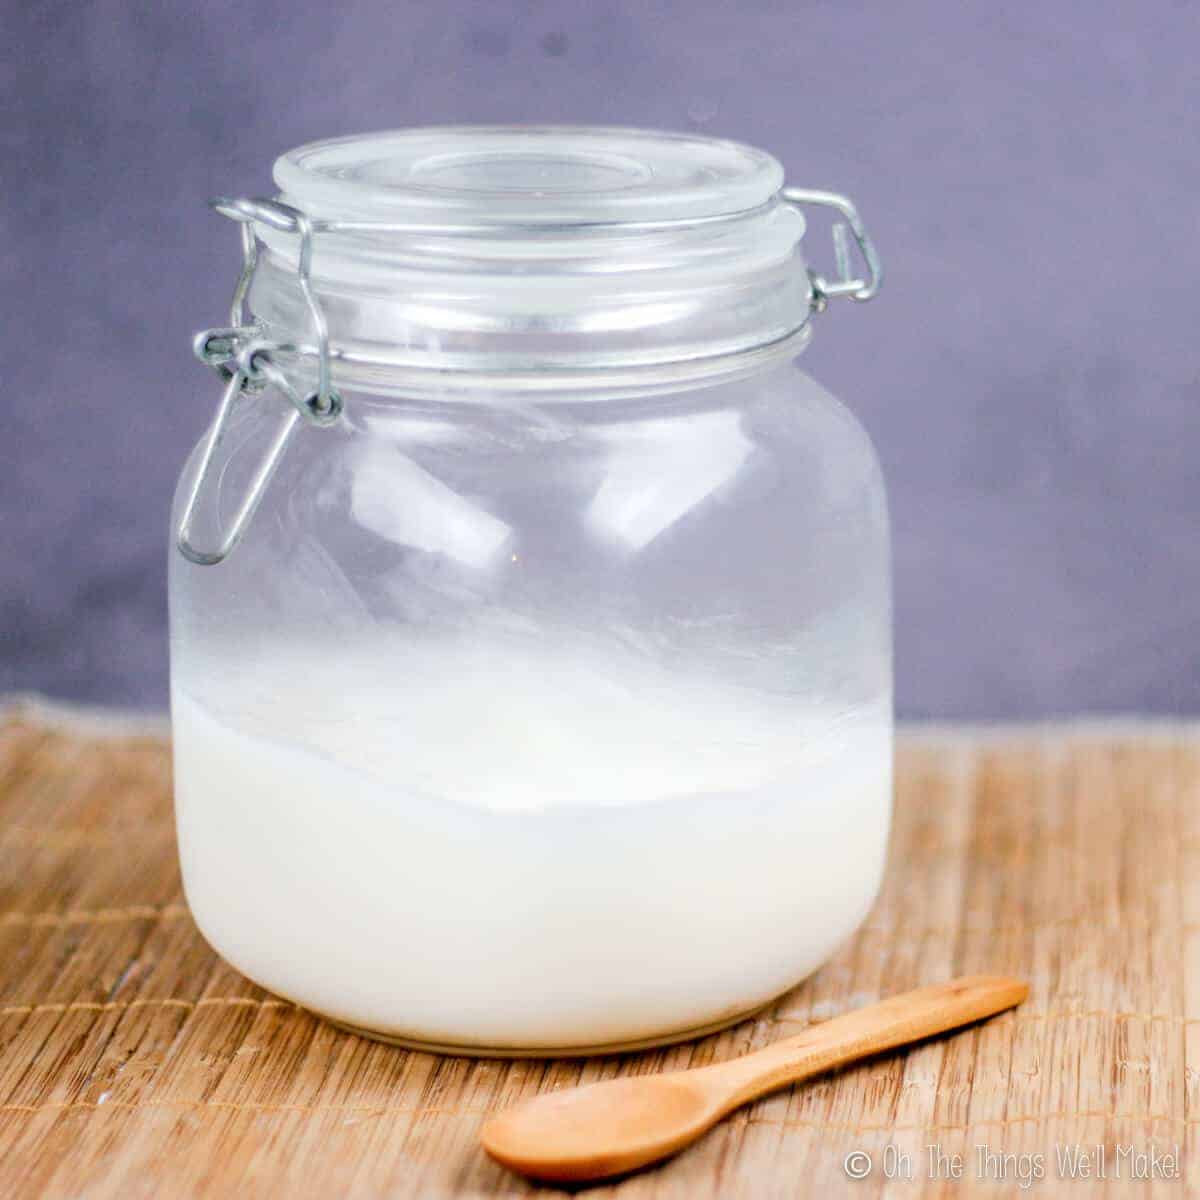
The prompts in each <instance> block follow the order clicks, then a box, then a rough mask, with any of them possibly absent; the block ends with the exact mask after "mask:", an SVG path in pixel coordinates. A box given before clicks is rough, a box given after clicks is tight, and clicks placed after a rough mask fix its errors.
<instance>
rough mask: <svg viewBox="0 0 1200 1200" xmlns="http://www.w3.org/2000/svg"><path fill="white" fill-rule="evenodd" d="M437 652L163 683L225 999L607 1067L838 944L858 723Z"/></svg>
mask: <svg viewBox="0 0 1200 1200" xmlns="http://www.w3.org/2000/svg"><path fill="white" fill-rule="evenodd" d="M456 645H457V649H456V650H455V651H453V652H452V651H451V650H449V649H448V648H447V647H445V646H437V645H434V644H430V643H421V644H418V645H416V646H414V645H412V644H410V643H408V642H403V643H401V642H400V641H399V640H396V641H394V642H384V643H382V644H381V643H380V642H379V641H375V642H371V643H369V644H367V643H363V644H339V645H336V646H330V647H329V648H327V650H326V652H325V653H322V654H317V653H314V652H313V651H312V649H311V648H309V649H308V650H307V651H306V652H304V653H303V654H302V655H301V654H295V656H294V657H289V656H288V655H287V654H286V653H284V652H282V651H278V650H276V651H265V652H262V654H261V656H259V657H258V658H257V659H256V660H255V661H253V662H250V663H246V662H242V663H240V664H238V666H237V667H236V668H235V667H233V666H232V665H230V664H229V663H226V664H225V669H224V670H221V668H219V667H218V666H217V665H216V664H210V666H209V667H207V668H206V669H205V674H204V676H203V677H197V676H195V675H191V674H188V673H187V672H184V673H183V674H184V675H185V676H186V677H185V678H180V676H179V674H178V673H177V676H176V679H175V688H174V694H173V715H174V729H175V773H176V806H177V816H178V824H179V842H180V852H181V857H182V862H183V872H184V881H185V885H186V890H187V896H188V900H189V903H190V904H191V907H192V910H193V912H194V914H195V917H196V920H197V921H198V923H199V925H200V927H201V929H202V930H203V931H204V933H205V935H206V936H207V937H208V938H209V939H210V940H211V942H212V943H213V945H214V946H215V947H216V948H217V949H218V950H220V952H221V953H222V954H224V955H225V956H226V957H227V958H228V959H229V961H230V962H231V963H233V964H234V965H235V966H236V967H238V968H239V969H241V970H242V971H244V972H245V973H246V974H247V975H249V976H250V977H251V978H252V979H254V980H256V981H257V982H259V983H261V984H263V985H264V986H265V987H268V988H270V989H271V990H273V991H275V992H278V993H280V994H281V995H284V996H287V997H289V998H291V999H293V1000H295V1001H297V1002H298V1003H300V1004H302V1005H305V1006H306V1007H308V1008H311V1009H314V1010H316V1011H318V1012H321V1013H324V1014H326V1015H328V1016H331V1017H333V1018H334V1019H336V1020H340V1021H342V1022H345V1023H348V1024H352V1025H355V1026H359V1027H362V1028H364V1029H369V1030H372V1031H374V1032H376V1033H380V1034H384V1035H391V1036H395V1037H401V1038H407V1039H413V1040H419V1041H428V1042H434V1043H441V1044H448V1045H460V1046H478V1047H490V1048H499V1049H503V1048H509V1049H528V1050H536V1049H539V1048H545V1049H551V1048H554V1049H563V1048H567V1047H585V1046H602V1045H608V1044H618V1043H620V1044H624V1043H630V1042H636V1041H640V1040H645V1039H652V1038H659V1037H667V1036H669V1035H672V1034H677V1033H684V1032H686V1031H688V1030H690V1029H694V1028H697V1027H700V1026H704V1025H708V1024H711V1023H714V1022H716V1021H720V1020H724V1019H727V1018H731V1017H733V1016H735V1015H737V1014H739V1013H741V1012H744V1011H747V1010H750V1009H752V1008H754V1007H756V1006H758V1005H760V1004H762V1003H764V1002H765V1001H767V1000H769V999H770V998H771V997H773V996H774V995H776V994H778V993H779V992H781V991H783V990H785V989H786V988H788V987H789V986H791V985H792V984H794V983H796V982H797V981H799V980H800V979H801V978H803V977H804V976H805V975H806V974H807V973H808V972H810V971H811V970H812V969H814V968H815V967H816V966H818V965H819V964H820V963H821V962H822V961H823V960H824V959H825V958H826V957H827V956H828V955H829V954H830V953H831V951H832V950H833V949H834V948H835V947H836V946H837V944H838V943H839V942H841V941H842V940H843V939H844V938H845V937H847V936H848V935H849V934H850V933H851V932H852V931H853V930H854V928H855V927H856V926H857V925H858V923H859V922H860V921H861V920H862V919H863V917H864V916H865V915H866V913H867V910H868V908H869V907H870V904H871V902H872V899H873V897H874V895H875V892H876V889H877V887H878V884H879V879H880V876H881V873H882V869H883V860H884V852H885V845H886V840H887V831H888V823H889V814H890V808H891V760H890V742H889V736H890V709H889V705H888V702H887V700H886V698H883V697H881V698H880V699H879V701H878V702H877V703H873V704H870V705H865V706H863V707H861V708H859V709H856V710H854V711H844V710H839V711H834V710H830V711H827V712H819V711H797V707H796V703H795V701H794V700H791V699H789V698H788V697H786V696H779V697H768V696H765V695H763V694H762V693H759V692H751V691H748V690H745V689H741V688H736V687H732V686H728V687H724V688H722V687H718V686H715V685H713V684H712V683H711V682H706V683H704V684H703V685H700V684H690V683H689V682H688V681H687V679H686V677H684V676H681V675H680V674H679V673H675V672H672V673H668V672H666V671H664V670H659V669H656V668H653V667H652V666H650V665H648V664H647V663H646V662H645V660H644V659H642V658H640V657H635V656H633V655H630V656H628V658H621V657H620V656H618V655H613V654H599V653H596V652H594V651H593V652H588V653H584V652H579V653H575V654H569V655H564V654H563V653H561V650H557V651H555V652H551V651H549V650H547V651H546V653H545V654H544V656H539V657H533V656H531V654H530V653H529V650H528V648H527V647H526V648H525V649H524V650H523V651H522V652H521V653H515V652H511V651H508V650H506V649H505V648H504V645H503V643H499V644H496V645H480V644H471V645H469V646H468V645H463V644H457V643H456ZM272 681H278V682H274V683H273V682H272ZM214 698H215V699H214Z"/></svg>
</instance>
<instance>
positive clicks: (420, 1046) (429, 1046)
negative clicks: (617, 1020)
mask: <svg viewBox="0 0 1200 1200" xmlns="http://www.w3.org/2000/svg"><path fill="white" fill-rule="evenodd" d="M776 999H778V997H772V998H771V999H770V1000H767V1001H766V1002H765V1003H763V1004H756V1005H754V1007H752V1008H746V1009H739V1010H738V1011H737V1012H735V1013H731V1014H729V1015H728V1016H724V1017H720V1018H718V1019H717V1020H715V1021H709V1022H708V1023H707V1024H704V1025H695V1026H691V1027H689V1028H687V1029H679V1030H676V1031H674V1032H673V1033H664V1034H660V1035H657V1036H654V1037H648V1038H637V1039H634V1040H633V1041H628V1042H603V1043H592V1044H589V1045H571V1046H530V1047H523V1046H477V1045H471V1044H461V1045H460V1044H457V1043H454V1042H437V1041H425V1040H424V1039H422V1038H411V1037H398V1036H396V1035H395V1034H392V1033H380V1032H378V1031H376V1030H373V1029H364V1028H362V1027H361V1026H359V1025H351V1024H349V1023H347V1022H346V1021H338V1020H335V1019H334V1018H333V1017H322V1018H321V1019H322V1020H324V1021H328V1022H329V1024H330V1025H333V1026H336V1027H337V1028H338V1029H341V1030H344V1031H345V1032H346V1033H354V1034H357V1035H358V1036H359V1037H365V1038H370V1039H371V1040H372V1041H375V1042H386V1043H387V1044H388V1045H389V1046H399V1047H401V1048H402V1049H404V1050H419V1051H421V1052H423V1053H425V1054H451V1055H455V1056H457V1057H462V1058H591V1057H595V1056H598V1055H604V1054H632V1053H634V1052H636V1051H639V1050H655V1049H657V1048H659V1047H661V1046H674V1045H677V1044H678V1043H679V1042H690V1041H693V1040H694V1039H696V1038H702V1037H708V1036H709V1034H713V1033H719V1032H720V1031H721V1030H723V1029H729V1028H730V1027H731V1026H733V1025H737V1024H739V1023H740V1022H742V1021H746V1020H749V1018H751V1017H755V1016H757V1015H758V1014H759V1013H761V1012H762V1011H763V1010H764V1009H766V1008H768V1007H770V1005H771V1004H773V1003H774V1001H775V1000H776ZM316 1015H317V1016H321V1014H320V1013H318V1014H316Z"/></svg>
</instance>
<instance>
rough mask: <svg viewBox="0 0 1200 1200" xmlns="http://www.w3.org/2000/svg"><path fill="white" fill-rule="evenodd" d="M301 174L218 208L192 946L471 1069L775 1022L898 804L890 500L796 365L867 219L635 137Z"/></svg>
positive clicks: (193, 788) (177, 584)
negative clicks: (227, 239) (846, 238)
mask: <svg viewBox="0 0 1200 1200" xmlns="http://www.w3.org/2000/svg"><path fill="white" fill-rule="evenodd" d="M275 177H276V181H277V183H278V184H279V187H280V189H281V192H282V195H281V197H280V199H279V200H277V201H257V202H248V201H224V202H219V204H218V207H219V208H220V211H222V212H224V213H226V214H227V215H231V216H233V217H235V219H237V220H239V221H241V222H242V228H243V235H244V246H245V248H246V250H247V269H246V271H245V272H244V276H243V284H244V285H245V286H242V287H239V296H238V299H237V301H236V302H235V311H234V323H233V326H231V327H230V328H229V329H222V330H217V331H209V332H208V333H207V334H205V335H201V337H200V338H199V339H198V350H199V352H200V354H201V356H202V357H204V358H205V359H206V361H209V362H210V363H211V364H213V365H214V366H217V367H218V369H220V370H221V371H222V373H223V375H224V377H225V378H226V380H227V381H228V382H227V387H226V395H225V402H224V403H223V406H222V408H221V410H220V413H219V417H218V420H217V421H216V422H215V423H214V425H213V427H212V428H211V429H210V431H209V433H208V434H207V435H206V436H205V438H204V439H203V440H202V442H201V443H200V445H199V446H198V447H197V448H196V451H195V453H194V454H193V455H192V457H191V459H190V461H189V464H188V466H187V467H186V468H185V471H184V475H183V480H182V482H181V485H180V492H179V495H178V497H177V500H176V507H175V513H174V523H175V524H174V527H175V531H176V537H177V541H178V543H179V546H180V548H181V549H182V550H183V551H184V553H179V552H178V551H176V552H173V553H172V554H171V560H170V606H171V672H172V713H173V721H174V745H175V788H176V809H177V818H178V829H179V846H180V854H181V858H182V865H183V878H184V883H185V887H186V892H187V897H188V901H189V903H190V905H191V908H192V911H193V913H194V915H195V918H196V921H197V922H198V924H199V926H200V928H201V930H202V931H203V932H204V934H205V936H206V937H207V938H208V939H209V940H210V941H211V943H212V944H213V945H214V946H215V947H216V948H217V949H218V950H219V951H220V952H221V953H222V954H223V955H224V956H225V957H226V958H227V959H228V960H229V961H230V962H231V963H232V964H233V965H234V966H236V967H237V968H239V969H240V970H241V971H243V972H245V974H247V975H248V976H250V978H252V979H254V980H255V981H257V982H258V983H260V984H262V985H263V986H264V987H267V988H269V989H271V990H272V991H274V992H277V993H279V994H280V995H283V996H286V997H288V998H290V999H292V1000H295V1001H296V1002H297V1003H299V1004H301V1005H304V1006H305V1007H308V1008H310V1009H313V1010H315V1011H317V1012H319V1013H322V1014H325V1015H326V1016H328V1017H329V1018H330V1019H332V1020H334V1021H336V1022H339V1023H341V1024H343V1025H346V1026H350V1027H353V1028H356V1029H359V1030H362V1031H368V1032H370V1033H371V1034H372V1035H374V1036H379V1037H385V1038H389V1039H393V1040H397V1041H401V1042H404V1043H410V1044H419V1045H422V1046H425V1047H435V1048H447V1049H453V1050H458V1051H465V1052H468V1053H470V1052H477V1053H546V1052H549V1051H559V1052H561V1051H580V1050H585V1049H586V1050H593V1049H615V1048H622V1047H631V1046H636V1045H644V1044H653V1043H658V1042H664V1041H670V1040H675V1039H679V1038H683V1037H687V1036H691V1035H693V1034H695V1033H698V1032H700V1031H702V1030H707V1029H712V1028H715V1027H718V1026H721V1025H723V1024H727V1023H730V1022H732V1021H734V1020H736V1019H738V1018H739V1017H741V1016H743V1015H744V1014H746V1013H748V1012H750V1011H752V1010H754V1009H756V1008H758V1007H759V1006H761V1005H763V1004H765V1003H766V1002H767V1001H769V1000H771V999H772V998H773V997H775V996H777V995H778V994H779V993H781V992H783V991H785V990H786V989H788V988H790V987H791V986H792V985H794V984H795V983H797V982H798V981H799V980H801V979H802V978H803V977H804V976H805V975H807V974H808V973H809V972H811V971H812V970H813V969H814V968H815V967H817V966H818V965H819V964H820V963H821V962H822V961H823V960H824V959H825V958H826V957H827V956H828V955H829V954H830V953H831V952H832V951H833V950H834V948H835V947H836V946H837V945H838V944H839V943H840V942H841V941H843V940H844V939H845V938H846V937H847V936H848V935H849V934H850V933H851V932H852V931H853V930H854V929H855V927H856V926H857V925H858V924H859V923H860V922H861V921H862V919H863V918H864V916H865V915H866V913H867V911H868V909H869V908H870V906H871V903H872V900H873V898H874V896H875V893H876V890H877V887H878V884H879V881H880V876H881V873H882V870H883V864H884V855H885V847H886V841H887V834H888V824H889V816H890V809H891V739H892V720H891V634H890V586H889V565H888V532H887V513H886V502H885V497H884V489H883V484H882V481H881V477H880V471H879V467H878V464H877V461H876V458H875V455H874V453H873V451H872V448H871V446H870V443H869V441H868V439H867V437H866V436H865V434H864V433H863V431H862V429H861V428H860V426H859V425H858V424H857V423H856V422H855V420H854V418H853V417H852V416H851V415H850V414H849V412H847V410H846V409H845V408H843V407H842V406H841V405H840V404H839V403H838V402H837V401H836V400H835V399H833V398H832V397H831V396H830V395H829V394H828V393H827V392H826V391H824V390H823V389H822V388H820V387H819V386H818V385H816V384H815V383H814V382H812V381H811V380H810V379H809V378H808V377H807V376H805V375H803V374H802V373H800V372H799V371H798V370H797V369H796V368H795V366H794V363H793V360H794V358H795V356H796V355H797V353H798V352H799V350H800V349H801V348H802V347H803V345H804V344H805V343H806V341H807V338H808V336H809V333H810V329H811V318H812V315H813V314H814V313H816V312H819V311H820V309H821V308H822V307H823V306H824V304H825V302H826V300H828V299H829V298H831V297H838V296H843V295H844V296H854V297H856V298H860V299H865V298H867V297H869V295H870V294H872V293H873V291H874V288H875V287H876V286H877V283H878V278H877V263H876V262H875V260H874V257H873V252H872V251H871V247H870V245H869V242H867V241H866V239H865V234H863V232H862V229H861V225H860V224H859V223H858V222H857V218H856V215H855V214H854V213H853V210H852V209H851V208H850V206H849V205H848V203H847V202H845V201H843V200H841V199H840V198H838V197H831V196H828V195H826V194H824V193H800V192H795V191H793V190H791V189H783V186H782V185H783V174H782V171H781V169H780V167H779V165H778V164H777V163H776V162H775V161H774V160H773V159H772V158H770V157H769V156H767V155H765V154H763V153H761V152H759V151H757V150H753V149H750V148H748V147H744V146H740V145H736V144H734V143H729V142H720V141H714V140H710V139H702V138H690V137H675V136H671V135H666V134H650V133H639V132H636V131H630V130H608V129H590V128H580V129H566V128H534V129H503V128H462V129H433V130H414V131H407V132H401V133H395V134H386V135H372V136H367V137H362V138H353V139H343V140H341V141H335V142H326V143H318V144H315V145H312V146H308V147H303V148H301V149H299V150H296V151H293V152H292V153H290V154H288V155H286V156H285V157H283V158H282V159H280V160H279V162H278V163H277V164H276V170H275ZM804 202H811V203H821V204H823V203H832V204H835V205H836V206H838V207H841V208H842V209H843V210H844V211H845V212H846V214H847V215H848V216H849V217H850V218H851V219H852V228H853V232H854V233H855V236H856V238H857V239H858V242H859V246H860V248H861V249H863V251H864V253H865V254H867V255H868V256H869V257H868V261H867V265H868V266H869V268H870V270H869V272H864V274H865V275H868V276H869V277H868V278H864V279H852V278H850V269H849V265H848V261H847V259H848V255H847V254H846V253H845V250H846V247H845V245H841V246H840V247H839V251H840V252H839V254H838V258H839V262H840V265H841V276H842V277H841V278H840V279H839V280H838V281H836V282H829V281H826V280H823V279H822V278H821V277H820V276H818V275H816V274H815V273H814V272H813V271H811V270H809V269H808V268H806V266H805V263H804V260H803V258H802V256H801V238H802V235H803V233H804V228H805V222H804V217H803V215H802V212H801V207H802V205H803V203H804ZM255 233H257V235H258V240H257V241H256V238H255V236H254V235H255ZM242 293H248V295H247V303H248V306H249V308H250V310H251V311H252V312H253V314H254V317H253V320H251V319H249V318H248V317H247V315H246V313H245V312H244V311H243V305H242ZM222 541H223V542H224V543H225V544H224V545H221V544H220V543H222Z"/></svg>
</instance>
